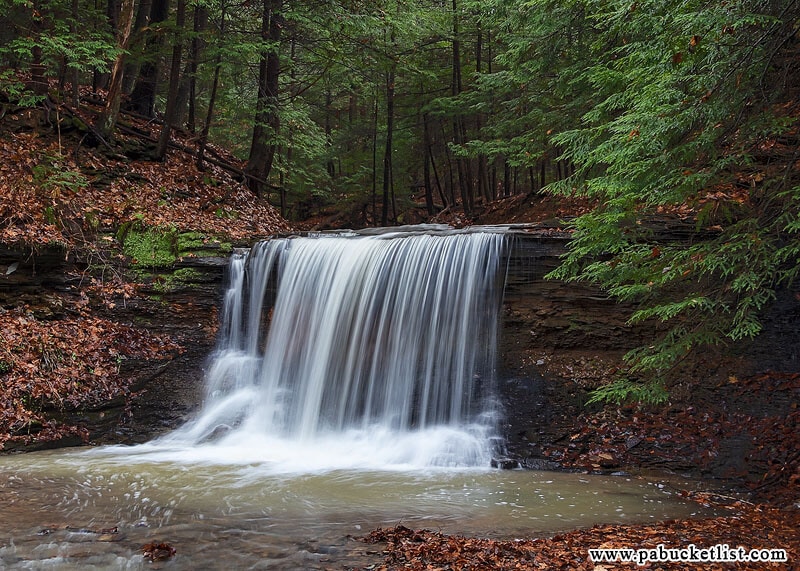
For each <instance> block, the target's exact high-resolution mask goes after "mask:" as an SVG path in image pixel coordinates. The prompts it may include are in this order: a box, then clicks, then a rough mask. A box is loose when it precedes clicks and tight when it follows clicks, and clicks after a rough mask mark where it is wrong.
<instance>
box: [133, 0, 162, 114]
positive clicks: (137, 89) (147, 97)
mask: <svg viewBox="0 0 800 571" xmlns="http://www.w3.org/2000/svg"><path fill="white" fill-rule="evenodd" d="M152 1H153V4H152V6H151V9H150V26H151V27H152V26H153V25H155V24H158V23H160V22H163V21H164V20H166V19H167V16H168V15H169V0H152ZM162 38H163V36H162V35H161V34H158V33H155V34H152V33H151V35H150V36H149V38H148V40H147V45H146V47H145V52H146V53H145V61H144V62H143V63H142V66H141V68H140V69H139V77H138V78H137V79H136V84H135V85H134V86H133V90H132V91H131V93H130V96H129V97H128V105H127V109H128V110H130V111H134V112H136V113H138V114H139V115H144V116H145V117H155V111H156V88H157V86H158V69H159V60H160V59H161V54H160V53H159V52H160V51H161V45H162V44H163V39H162Z"/></svg>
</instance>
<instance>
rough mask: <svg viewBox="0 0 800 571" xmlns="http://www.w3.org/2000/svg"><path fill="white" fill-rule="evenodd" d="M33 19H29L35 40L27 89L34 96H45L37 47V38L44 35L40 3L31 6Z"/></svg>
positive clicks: (40, 54)
mask: <svg viewBox="0 0 800 571" xmlns="http://www.w3.org/2000/svg"><path fill="white" fill-rule="evenodd" d="M32 10H33V17H32V18H31V33H32V35H33V37H34V38H37V40H36V43H35V44H34V45H33V47H32V48H31V79H30V83H29V84H28V88H29V89H30V90H31V91H33V93H34V95H39V96H45V95H47V79H46V78H45V76H44V73H45V69H46V68H45V65H44V62H43V61H42V46H41V45H39V42H38V38H39V36H41V35H42V34H43V33H44V30H43V27H44V26H43V25H42V10H43V8H42V7H41V5H40V2H38V1H35V2H34V3H33V6H32Z"/></svg>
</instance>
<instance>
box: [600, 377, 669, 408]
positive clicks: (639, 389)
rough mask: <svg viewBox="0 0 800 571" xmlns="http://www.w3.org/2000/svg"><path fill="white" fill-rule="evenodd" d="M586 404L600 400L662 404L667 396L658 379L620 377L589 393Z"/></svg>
mask: <svg viewBox="0 0 800 571" xmlns="http://www.w3.org/2000/svg"><path fill="white" fill-rule="evenodd" d="M590 395H591V396H590V398H589V400H588V401H587V402H586V404H587V405H589V404H593V403H597V402H601V403H614V404H617V405H619V404H623V403H626V402H640V403H642V404H651V405H657V404H663V403H664V402H666V400H667V398H668V397H669V393H668V392H667V390H666V389H665V388H664V385H663V384H661V383H660V382H658V381H653V380H648V381H646V382H644V383H640V382H636V381H632V380H631V379H627V378H620V379H617V380H616V381H613V382H611V383H609V384H607V385H604V386H602V387H600V388H598V389H595V390H593V391H592V392H591V393H590Z"/></svg>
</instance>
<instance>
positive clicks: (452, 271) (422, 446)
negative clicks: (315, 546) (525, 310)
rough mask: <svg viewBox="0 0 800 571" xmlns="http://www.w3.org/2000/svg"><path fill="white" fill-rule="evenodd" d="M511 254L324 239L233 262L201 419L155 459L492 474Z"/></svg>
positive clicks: (466, 237) (431, 240) (468, 236)
mask: <svg viewBox="0 0 800 571" xmlns="http://www.w3.org/2000/svg"><path fill="white" fill-rule="evenodd" d="M503 246H504V236H503V234H501V233H498V232H459V233H454V232H450V233H441V232H438V233H437V232H431V233H426V232H412V233H408V232H393V233H388V234H379V235H371V236H355V235H347V236H345V235H325V234H322V235H319V236H317V237H304V238H281V239H273V240H269V241H265V242H261V243H259V244H256V245H255V246H254V247H253V248H252V249H251V250H250V251H249V252H247V253H238V254H235V255H234V256H233V258H232V260H231V264H230V286H229V289H228V290H227V292H226V297H225V304H224V311H223V319H222V325H221V329H220V337H219V342H218V348H217V351H216V353H215V355H214V356H213V358H212V361H211V366H210V368H209V371H208V375H207V387H208V389H207V391H208V392H207V396H206V402H205V404H204V407H203V409H202V411H201V413H200V415H199V416H198V417H197V419H196V420H194V421H192V422H190V423H189V424H187V425H186V426H184V427H183V428H182V429H180V430H178V431H176V432H174V433H172V434H170V435H168V436H167V437H165V438H163V439H160V440H159V441H157V442H156V443H154V445H155V446H165V445H166V446H168V447H170V446H182V447H183V452H182V453H183V454H189V455H191V456H195V457H196V456H197V455H203V454H204V453H211V455H213V458H214V459H215V461H219V460H220V459H222V460H223V461H224V459H225V458H230V459H231V460H232V461H266V462H272V463H274V464H276V465H277V466H279V467H283V468H285V469H290V470H292V469H325V468H350V467H367V468H386V467H421V466H488V464H489V460H490V456H491V453H492V443H493V434H494V424H495V408H494V404H493V402H492V388H493V387H492V385H493V367H494V353H495V347H496V335H497V321H498V318H497V315H498V312H499V306H500V301H501V296H502V279H503V273H502V272H501V267H500V265H501V258H502V255H501V254H502V250H503ZM275 288H277V289H276V293H275V294H274V305H272V306H271V305H270V304H269V303H268V302H269V301H270V300H269V299H268V298H269V297H271V296H270V295H268V294H269V292H270V290H273V289H275ZM187 444H189V445H191V446H186V445H187ZM212 449H213V452H212V451H211V450H212ZM174 452H175V450H174V449H173V453H174Z"/></svg>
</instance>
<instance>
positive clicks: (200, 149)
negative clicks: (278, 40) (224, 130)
mask: <svg viewBox="0 0 800 571" xmlns="http://www.w3.org/2000/svg"><path fill="white" fill-rule="evenodd" d="M227 7H228V6H227V4H225V3H224V2H223V4H222V13H221V14H220V24H219V38H220V40H222V38H224V37H225V17H226V9H227ZM221 69H222V52H221V51H220V50H219V46H218V47H217V56H216V58H215V59H214V79H213V80H212V82H211V95H210V96H209V99H208V109H207V110H206V120H205V122H204V123H203V130H202V131H201V133H200V141H199V143H198V146H197V168H198V169H200V170H203V168H204V166H203V155H204V154H205V152H206V145H207V144H208V133H209V131H210V130H211V122H212V121H213V119H214V105H215V104H216V102H217V88H218V87H219V73H220V70H221Z"/></svg>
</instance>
